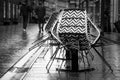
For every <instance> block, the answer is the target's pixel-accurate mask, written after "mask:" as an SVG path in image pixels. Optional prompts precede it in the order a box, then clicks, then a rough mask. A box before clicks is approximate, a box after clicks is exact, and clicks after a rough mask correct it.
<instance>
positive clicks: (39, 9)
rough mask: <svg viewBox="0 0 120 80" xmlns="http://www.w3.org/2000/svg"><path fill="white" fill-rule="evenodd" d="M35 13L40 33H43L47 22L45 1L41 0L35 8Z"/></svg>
mask: <svg viewBox="0 0 120 80" xmlns="http://www.w3.org/2000/svg"><path fill="white" fill-rule="evenodd" d="M35 14H36V15H37V18H38V26H39V33H43V26H44V23H45V15H46V8H45V6H44V3H43V2H40V3H39V4H38V6H36V8H35Z"/></svg>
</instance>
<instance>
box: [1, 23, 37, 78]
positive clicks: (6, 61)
mask: <svg viewBox="0 0 120 80" xmlns="http://www.w3.org/2000/svg"><path fill="white" fill-rule="evenodd" d="M37 30H38V27H37V24H29V25H28V27H27V31H26V32H23V30H22V24H18V25H8V26H0V77H1V76H2V75H3V74H4V73H5V72H6V71H7V70H8V69H9V68H10V67H11V66H12V65H14V63H15V62H17V61H18V60H19V59H20V58H21V57H22V56H23V55H24V54H25V53H26V52H27V51H28V48H30V46H31V43H32V42H33V41H34V40H36V39H37V35H38V31H37Z"/></svg>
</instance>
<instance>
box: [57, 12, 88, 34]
mask: <svg viewBox="0 0 120 80" xmlns="http://www.w3.org/2000/svg"><path fill="white" fill-rule="evenodd" d="M85 19H86V12H85V11H81V10H68V11H64V13H63V15H62V19H61V22H60V26H59V30H58V32H59V33H85V32H86V24H87V23H86V20H85Z"/></svg>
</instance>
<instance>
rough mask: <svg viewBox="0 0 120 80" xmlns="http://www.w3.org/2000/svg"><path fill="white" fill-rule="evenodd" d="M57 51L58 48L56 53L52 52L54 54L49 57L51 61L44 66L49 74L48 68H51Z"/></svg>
mask: <svg viewBox="0 0 120 80" xmlns="http://www.w3.org/2000/svg"><path fill="white" fill-rule="evenodd" d="M59 49H60V47H59V46H58V47H57V49H56V51H55V52H54V54H53V55H52V56H51V59H50V60H49V62H48V64H47V65H46V69H47V72H49V70H50V68H51V66H52V64H53V62H54V59H55V58H56V55H57V53H58V51H59ZM50 63H51V64H50Z"/></svg>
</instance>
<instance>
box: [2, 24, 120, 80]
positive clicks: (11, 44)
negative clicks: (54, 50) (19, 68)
mask: <svg viewBox="0 0 120 80" xmlns="http://www.w3.org/2000/svg"><path fill="white" fill-rule="evenodd" d="M105 36H106V37H108V38H110V39H113V40H116V41H120V40H119V39H120V34H118V33H117V34H113V33H112V34H107V35H105ZM39 37H40V36H39V33H38V27H37V24H29V25H28V27H27V31H26V32H23V31H22V24H18V25H10V26H0V77H1V76H2V75H3V74H4V73H5V72H6V71H7V70H8V69H9V68H10V67H11V66H13V65H14V64H15V63H16V62H17V61H18V60H19V59H20V58H21V57H22V56H24V55H25V54H26V53H27V52H28V50H29V48H30V47H31V46H32V43H33V42H34V41H35V40H37V39H38V38H39ZM103 49H104V54H103V55H104V57H105V59H106V60H107V61H108V63H109V64H110V65H111V67H112V69H113V73H114V75H113V74H111V72H110V70H109V69H108V67H107V66H106V65H105V63H103V61H102V60H101V59H100V57H99V56H98V55H97V54H96V53H95V52H94V51H93V55H94V60H93V62H92V64H91V67H93V68H95V70H94V71H92V72H85V73H71V72H69V73H66V72H61V73H60V74H58V72H57V71H56V70H55V69H56V66H54V65H53V66H52V68H51V71H50V73H47V70H46V68H45V67H46V64H47V62H46V61H48V57H49V58H50V54H47V55H46V57H45V58H44V59H43V58H40V57H39V58H38V59H37V60H36V61H35V63H34V65H33V66H32V68H31V69H30V70H29V71H28V73H27V75H26V76H25V78H24V79H23V80H120V64H119V63H120V55H119V53H120V45H117V44H114V43H111V42H106V44H105V46H104V47H103ZM97 50H98V51H99V52H101V48H97ZM94 53H95V54H94ZM48 55H49V56H48ZM55 65H56V64H55ZM108 70H109V71H108ZM15 80H19V79H15Z"/></svg>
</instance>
